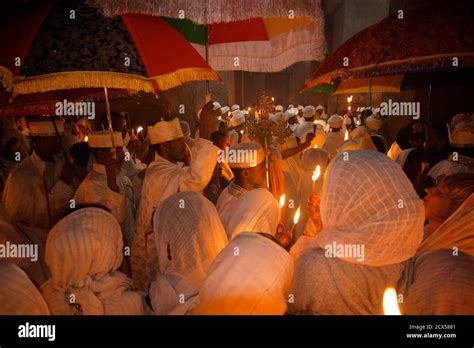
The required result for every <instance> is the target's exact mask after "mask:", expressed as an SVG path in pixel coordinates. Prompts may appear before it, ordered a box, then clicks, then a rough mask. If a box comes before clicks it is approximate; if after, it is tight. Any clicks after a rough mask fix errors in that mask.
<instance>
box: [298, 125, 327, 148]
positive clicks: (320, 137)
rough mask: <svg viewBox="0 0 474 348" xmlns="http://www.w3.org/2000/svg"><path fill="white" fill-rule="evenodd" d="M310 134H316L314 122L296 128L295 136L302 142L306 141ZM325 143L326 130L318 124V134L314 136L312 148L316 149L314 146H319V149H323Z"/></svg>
mask: <svg viewBox="0 0 474 348" xmlns="http://www.w3.org/2000/svg"><path fill="white" fill-rule="evenodd" d="M309 133H314V123H313V122H305V123H303V124H300V125H298V127H296V130H295V135H296V137H298V138H299V139H300V141H301V142H304V141H306V135H307V134H309ZM325 142H326V134H325V133H324V130H323V128H322V127H321V125H320V124H316V134H315V135H314V139H313V140H312V141H311V147H314V145H318V147H319V148H322V147H323V146H324V143H325Z"/></svg>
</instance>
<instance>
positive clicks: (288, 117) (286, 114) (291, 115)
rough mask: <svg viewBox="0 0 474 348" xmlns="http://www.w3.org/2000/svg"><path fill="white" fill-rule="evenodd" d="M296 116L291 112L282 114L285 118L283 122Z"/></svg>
mask: <svg viewBox="0 0 474 348" xmlns="http://www.w3.org/2000/svg"><path fill="white" fill-rule="evenodd" d="M295 115H296V114H295V113H294V112H292V111H291V110H287V111H286V112H285V114H284V116H285V121H288V120H289V119H290V118H292V117H294V116H295Z"/></svg>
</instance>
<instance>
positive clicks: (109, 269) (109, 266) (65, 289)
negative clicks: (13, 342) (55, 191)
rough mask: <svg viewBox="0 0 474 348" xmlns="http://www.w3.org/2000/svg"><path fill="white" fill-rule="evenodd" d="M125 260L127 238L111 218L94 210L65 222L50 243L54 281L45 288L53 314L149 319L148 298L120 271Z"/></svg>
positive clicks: (80, 212) (56, 227)
mask: <svg viewBox="0 0 474 348" xmlns="http://www.w3.org/2000/svg"><path fill="white" fill-rule="evenodd" d="M122 260H123V240H122V232H121V230H120V225H119V223H118V222H117V220H116V219H115V217H114V216H113V215H112V214H110V213H109V212H107V211H105V210H103V209H100V208H92V207H90V208H84V209H80V210H78V211H75V212H73V213H72V214H70V215H68V216H66V217H64V218H63V219H61V220H60V221H59V222H58V223H57V224H56V225H54V227H53V228H52V229H51V231H50V232H49V236H48V240H47V242H46V263H47V265H48V266H49V269H50V270H51V275H52V277H51V278H50V279H49V280H48V281H46V282H45V283H44V284H43V285H42V286H41V291H42V294H43V296H44V297H45V299H46V302H47V303H48V306H49V309H50V311H51V314H61V315H68V314H84V315H87V314H93V315H101V314H107V315H110V314H124V315H127V314H129V315H133V314H144V313H145V310H146V305H145V303H144V296H143V295H144V294H142V293H139V292H135V291H132V290H133V287H132V281H131V279H129V278H127V276H126V275H125V274H123V273H121V272H118V271H117V269H118V268H119V267H120V265H121V264H122Z"/></svg>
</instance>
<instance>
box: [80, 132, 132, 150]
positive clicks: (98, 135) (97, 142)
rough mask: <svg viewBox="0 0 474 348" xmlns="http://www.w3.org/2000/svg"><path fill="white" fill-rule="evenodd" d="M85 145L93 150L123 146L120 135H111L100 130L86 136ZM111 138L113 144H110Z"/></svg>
mask: <svg viewBox="0 0 474 348" xmlns="http://www.w3.org/2000/svg"><path fill="white" fill-rule="evenodd" d="M87 137H88V141H87V144H88V145H89V147H94V148H112V147H119V146H123V145H124V144H123V138H122V133H120V132H113V133H112V135H111V134H110V131H108V130H100V131H95V132H90V133H89V134H88V135H87ZM112 138H113V140H114V141H113V144H112Z"/></svg>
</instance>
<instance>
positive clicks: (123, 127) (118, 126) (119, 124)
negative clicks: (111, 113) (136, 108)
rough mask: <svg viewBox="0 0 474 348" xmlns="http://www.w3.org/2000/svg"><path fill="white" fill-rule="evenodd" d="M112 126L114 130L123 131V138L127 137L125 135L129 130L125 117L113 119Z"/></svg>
mask: <svg viewBox="0 0 474 348" xmlns="http://www.w3.org/2000/svg"><path fill="white" fill-rule="evenodd" d="M112 127H113V129H114V131H116V132H120V133H122V138H125V135H126V134H127V132H128V127H127V120H126V119H125V117H123V116H122V117H119V118H116V119H114V120H112Z"/></svg>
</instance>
